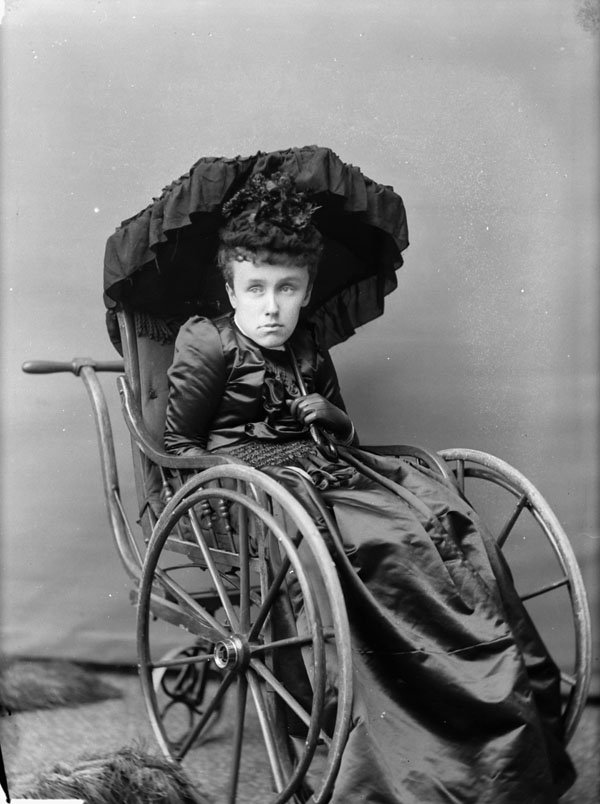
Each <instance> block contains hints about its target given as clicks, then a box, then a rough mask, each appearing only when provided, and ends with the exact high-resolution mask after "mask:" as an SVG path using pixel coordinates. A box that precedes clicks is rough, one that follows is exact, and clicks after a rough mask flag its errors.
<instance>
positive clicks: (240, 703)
mask: <svg viewBox="0 0 600 804" xmlns="http://www.w3.org/2000/svg"><path fill="white" fill-rule="evenodd" d="M247 693H248V682H247V680H246V676H245V675H243V674H242V675H240V676H238V683H237V701H236V713H235V734H234V738H233V756H232V761H231V787H230V788H229V803H230V804H235V801H236V798H237V788H238V782H239V777H240V763H241V761H242V746H243V740H244V721H245V719H246V698H247Z"/></svg>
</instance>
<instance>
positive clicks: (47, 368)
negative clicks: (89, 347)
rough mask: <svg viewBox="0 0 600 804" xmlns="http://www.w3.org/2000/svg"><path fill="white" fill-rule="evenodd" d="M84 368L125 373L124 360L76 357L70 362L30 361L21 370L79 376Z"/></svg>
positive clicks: (31, 372)
mask: <svg viewBox="0 0 600 804" xmlns="http://www.w3.org/2000/svg"><path fill="white" fill-rule="evenodd" d="M84 366H89V368H92V369H94V371H117V372H123V371H124V365H123V361H122V360H92V358H91V357H74V358H73V360H71V361H70V362H60V361H58V360H28V361H27V362H26V363H23V365H22V367H21V368H22V369H23V371H24V372H25V373H26V374H56V373H58V372H61V371H63V372H67V371H68V372H71V373H72V374H75V375H76V376H78V375H79V372H80V371H81V369H82V368H83V367H84Z"/></svg>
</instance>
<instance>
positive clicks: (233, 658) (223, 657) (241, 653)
mask: <svg viewBox="0 0 600 804" xmlns="http://www.w3.org/2000/svg"><path fill="white" fill-rule="evenodd" d="M213 656H214V660H215V664H216V665H217V667H218V668H219V669H220V670H235V669H238V668H240V667H242V665H243V664H244V663H245V662H246V659H247V656H248V651H247V649H246V645H245V643H244V642H243V641H242V640H241V639H240V638H239V637H237V636H233V637H229V638H228V639H223V640H221V641H220V642H217V643H216V645H215V649H214V652H213Z"/></svg>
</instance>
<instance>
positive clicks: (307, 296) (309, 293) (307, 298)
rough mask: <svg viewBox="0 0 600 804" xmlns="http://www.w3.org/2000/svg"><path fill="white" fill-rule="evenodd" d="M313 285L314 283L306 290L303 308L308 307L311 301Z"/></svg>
mask: <svg viewBox="0 0 600 804" xmlns="http://www.w3.org/2000/svg"><path fill="white" fill-rule="evenodd" d="M312 289H313V284H312V282H310V283H309V285H308V287H307V288H306V293H305V294H304V298H303V299H302V307H306V305H307V304H308V303H309V301H310V295H311V293H312Z"/></svg>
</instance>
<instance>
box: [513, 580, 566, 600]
mask: <svg viewBox="0 0 600 804" xmlns="http://www.w3.org/2000/svg"><path fill="white" fill-rule="evenodd" d="M568 583H569V579H568V578H567V576H566V575H565V576H564V577H563V578H561V579H560V581H554V583H549V584H546V586H540V588H539V589H536V590H535V591H534V592H527V594H526V595H520V598H521V600H523V601H525V600H531V598H532V597H539V596H540V595H545V594H546V593H547V592H552V591H553V590H554V589H560V587H561V586H567V585H568Z"/></svg>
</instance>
